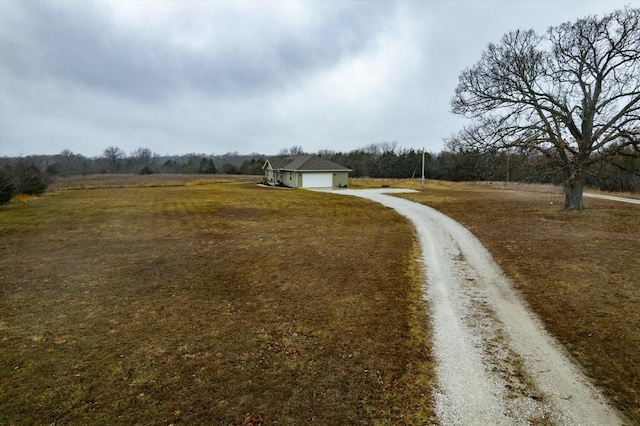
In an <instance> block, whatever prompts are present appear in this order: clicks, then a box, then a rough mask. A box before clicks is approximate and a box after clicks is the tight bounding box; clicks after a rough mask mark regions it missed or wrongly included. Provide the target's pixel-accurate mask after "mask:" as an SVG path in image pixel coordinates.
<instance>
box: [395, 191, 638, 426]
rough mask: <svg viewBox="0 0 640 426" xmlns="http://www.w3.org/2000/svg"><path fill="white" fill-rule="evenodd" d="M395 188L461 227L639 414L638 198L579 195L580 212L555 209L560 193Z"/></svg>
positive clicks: (613, 393) (597, 377) (599, 379)
mask: <svg viewBox="0 0 640 426" xmlns="http://www.w3.org/2000/svg"><path fill="white" fill-rule="evenodd" d="M386 184H392V182H387V183H386ZM532 189H533V190H536V188H532ZM537 190H539V188H538V189H537ZM403 197H405V198H408V199H411V200H413V201H417V202H420V203H423V204H426V205H429V206H431V207H434V208H436V209H437V210H439V211H441V212H443V213H445V214H447V215H449V216H451V217H452V218H454V219H456V220H457V221H459V222H460V223H462V224H463V225H465V226H466V227H467V228H469V229H470V230H471V231H472V232H473V233H474V234H475V235H476V237H478V238H479V239H480V241H481V242H482V243H483V244H484V245H485V247H487V248H488V249H489V251H490V252H491V253H492V255H493V256H494V258H495V259H496V261H497V262H498V263H499V264H500V266H501V267H502V268H503V270H504V271H505V273H506V274H507V275H508V276H509V277H510V278H511V279H512V281H513V282H514V284H515V286H516V287H517V289H518V290H519V291H520V292H521V293H522V294H523V296H524V298H525V299H526V300H527V302H528V303H529V305H530V306H531V307H532V308H533V310H534V311H535V312H536V313H537V314H538V316H539V317H540V318H541V319H542V320H543V321H544V323H545V324H546V327H547V329H548V330H549V331H550V332H551V333H552V334H553V335H554V336H556V338H557V339H558V340H560V341H561V342H562V343H563V344H564V345H565V346H566V348H567V349H568V350H569V352H570V353H571V354H572V355H573V356H574V357H575V359H576V360H577V361H578V362H579V364H580V365H582V367H583V368H584V370H585V371H586V373H587V374H588V375H589V376H590V377H591V378H592V379H593V380H594V382H595V383H596V384H597V385H598V386H599V387H600V388H601V389H602V390H603V392H604V393H605V395H607V396H608V397H609V398H610V399H611V400H612V401H614V403H615V404H616V405H617V406H618V407H619V408H620V409H621V410H622V411H623V412H624V413H625V414H626V415H627V416H629V417H630V418H631V419H632V422H633V423H638V424H640V362H639V360H640V358H639V355H638V354H640V259H639V255H640V206H638V205H633V204H627V203H616V202H613V201H605V200H599V199H593V198H585V200H584V203H585V208H586V210H585V211H584V212H581V213H575V212H565V211H562V208H561V206H562V204H563V201H564V200H563V198H562V195H561V194H557V193H556V194H555V196H554V195H553V194H549V193H540V192H524V191H511V190H495V189H491V188H488V187H473V186H467V187H465V186H460V185H450V186H444V185H432V184H429V185H427V186H425V189H424V190H423V192H421V193H419V194H408V195H403ZM554 197H555V198H554ZM554 199H555V202H554V204H551V203H552V202H553V201H554Z"/></svg>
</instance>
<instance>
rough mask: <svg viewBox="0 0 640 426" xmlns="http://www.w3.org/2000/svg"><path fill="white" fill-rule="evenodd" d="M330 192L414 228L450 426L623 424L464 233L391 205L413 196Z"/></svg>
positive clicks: (449, 222) (408, 207) (439, 395)
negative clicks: (379, 207) (384, 210)
mask: <svg viewBox="0 0 640 426" xmlns="http://www.w3.org/2000/svg"><path fill="white" fill-rule="evenodd" d="M332 192H334V193H336V194H341V195H351V196H356V197H362V198H366V199H369V200H372V201H375V202H378V203H380V204H383V205H385V206H387V207H390V208H392V209H395V210H396V211H397V212H398V213H400V214H401V215H403V216H405V217H407V218H408V219H409V220H411V221H412V222H413V224H414V225H415V228H416V231H417V235H418V237H419V239H420V243H421V245H422V255H423V262H424V267H425V275H426V282H425V283H424V287H423V288H424V294H425V300H426V301H427V303H428V311H429V314H430V321H431V324H432V327H433V331H434V332H433V346H434V352H435V357H436V360H437V367H436V369H437V378H438V383H437V390H436V392H435V395H434V397H435V401H436V411H437V414H438V416H439V418H440V420H441V422H442V424H443V425H526V424H531V423H535V422H550V423H552V424H561V425H578V424H580V425H619V424H624V422H623V421H622V420H621V418H619V417H618V416H617V415H616V413H615V411H614V410H613V409H612V408H610V407H609V406H608V405H607V403H606V402H605V400H604V399H603V397H602V396H601V395H600V394H599V393H598V391H597V390H596V389H595V388H594V387H593V386H592V385H591V384H589V381H588V380H587V379H586V378H585V377H584V376H583V375H582V374H581V373H580V371H579V370H578V368H577V367H576V366H575V365H574V364H573V363H572V362H571V361H570V359H569V357H568V356H567V354H566V353H565V351H564V350H563V348H561V347H560V345H558V344H557V343H556V342H555V341H554V340H553V339H552V338H551V337H550V336H549V335H548V334H547V333H546V332H545V330H544V328H543V327H542V325H541V323H540V322H539V321H538V320H537V319H536V318H535V316H534V315H533V314H532V313H531V311H530V310H529V309H528V308H527V307H526V304H525V303H524V302H523V300H522V299H521V297H520V296H519V295H518V293H517V292H516V291H514V290H513V288H512V286H511V284H510V283H509V281H508V279H507V278H506V277H505V276H504V275H503V273H502V272H501V270H500V268H499V267H498V266H497V265H496V263H495V262H494V261H493V259H492V257H491V255H490V254H489V253H488V252H487V250H486V249H485V248H484V247H483V246H482V244H480V242H479V241H478V240H477V239H476V238H475V237H474V236H473V235H472V234H471V233H470V232H469V231H468V230H467V229H466V228H464V227H463V226H462V225H460V224H459V223H458V222H456V221H454V220H453V219H451V218H449V217H447V216H445V215H444V214H442V213H439V212H438V211H436V210H434V209H432V208H430V207H427V206H424V205H422V204H418V203H414V202H412V201H408V200H405V199H402V198H398V197H394V196H392V195H388V194H389V193H398V192H411V191H410V190H398V189H391V188H388V189H376V190H334V191H332Z"/></svg>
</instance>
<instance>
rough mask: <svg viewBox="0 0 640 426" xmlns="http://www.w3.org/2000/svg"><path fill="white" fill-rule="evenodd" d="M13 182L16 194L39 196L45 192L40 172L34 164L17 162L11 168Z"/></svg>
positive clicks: (44, 182)
mask: <svg viewBox="0 0 640 426" xmlns="http://www.w3.org/2000/svg"><path fill="white" fill-rule="evenodd" d="M13 181H14V184H15V186H16V192H17V193H18V194H33V195H40V194H42V193H43V192H44V191H46V190H47V183H46V181H45V180H44V176H43V175H42V172H41V171H40V169H39V168H38V167H37V166H36V165H35V164H30V163H27V162H24V161H19V162H18V163H16V165H15V166H14V167H13Z"/></svg>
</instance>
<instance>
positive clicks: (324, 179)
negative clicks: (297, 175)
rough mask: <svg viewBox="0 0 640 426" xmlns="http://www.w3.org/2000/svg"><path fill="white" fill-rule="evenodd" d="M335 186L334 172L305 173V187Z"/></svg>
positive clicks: (303, 184) (303, 178)
mask: <svg viewBox="0 0 640 426" xmlns="http://www.w3.org/2000/svg"><path fill="white" fill-rule="evenodd" d="M332 186H333V173H303V174H302V187H303V188H331V187H332Z"/></svg>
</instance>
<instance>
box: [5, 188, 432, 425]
mask: <svg viewBox="0 0 640 426" xmlns="http://www.w3.org/2000/svg"><path fill="white" fill-rule="evenodd" d="M417 253H419V250H418V248H417V246H416V242H415V239H414V236H413V233H412V230H411V226H410V225H409V223H407V221H405V220H404V219H402V218H401V217H399V216H398V215H396V214H394V213H393V212H392V211H390V210H388V209H385V208H383V207H382V206H379V205H377V204H375V203H369V202H367V201H364V200H359V199H351V198H349V197H335V196H334V197H332V196H330V195H326V194H319V193H312V192H308V191H295V190H290V191H280V190H271V189H267V188H261V187H258V186H256V185H253V184H247V183H221V184H210V185H188V186H184V185H182V186H163V187H138V188H131V187H126V188H105V189H92V190H86V189H80V190H76V191H59V192H55V193H53V194H50V195H48V196H44V197H41V198H39V199H38V200H36V201H34V202H31V203H26V204H10V205H7V206H4V207H2V208H0V291H1V292H2V298H1V299H0V342H1V343H0V424H52V423H56V424H65V423H69V424H127V425H128V424H242V423H244V424H263V423H264V424H275V423H278V424H309V423H312V422H316V423H319V424H376V423H377V424H387V423H405V424H431V423H433V422H434V419H433V412H432V411H431V403H432V401H431V398H430V393H431V383H432V380H433V362H432V359H431V358H430V347H429V343H428V337H429V336H428V329H427V322H426V318H425V315H426V314H425V307H424V305H423V303H422V299H421V290H420V284H421V282H422V279H423V277H422V274H421V272H420V268H419V266H418V264H417V261H416V258H417Z"/></svg>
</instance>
